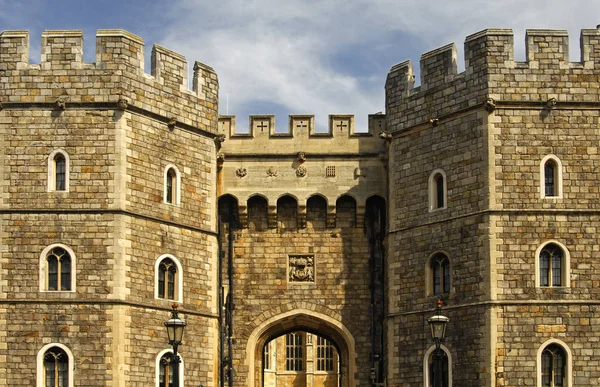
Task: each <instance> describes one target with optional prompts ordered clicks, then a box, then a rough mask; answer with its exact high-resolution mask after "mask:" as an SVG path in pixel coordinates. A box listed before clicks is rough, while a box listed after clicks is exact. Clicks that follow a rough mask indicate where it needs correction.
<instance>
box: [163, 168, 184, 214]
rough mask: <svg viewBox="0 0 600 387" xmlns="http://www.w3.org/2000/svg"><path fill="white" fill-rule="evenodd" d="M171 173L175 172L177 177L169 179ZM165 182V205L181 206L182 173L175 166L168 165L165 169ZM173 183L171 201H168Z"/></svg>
mask: <svg viewBox="0 0 600 387" xmlns="http://www.w3.org/2000/svg"><path fill="white" fill-rule="evenodd" d="M169 171H173V172H175V176H173V177H169ZM163 176H164V178H163V179H164V182H163V203H165V204H169V205H172V206H179V205H181V172H179V168H177V166H176V165H175V164H167V166H166V167H165V169H164V173H163ZM169 181H170V182H171V201H168V200H167V199H168V188H169V183H168V182H169Z"/></svg>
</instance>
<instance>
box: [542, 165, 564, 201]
mask: <svg viewBox="0 0 600 387" xmlns="http://www.w3.org/2000/svg"><path fill="white" fill-rule="evenodd" d="M549 162H551V163H554V167H555V168H554V195H546V172H545V167H546V164H547V163H549ZM562 172H563V165H562V162H561V161H560V159H559V158H558V157H557V156H556V155H553V154H549V155H546V156H545V157H544V158H543V159H542V161H541V162H540V198H541V199H545V198H548V199H562V198H563V177H562V175H563V173H562Z"/></svg>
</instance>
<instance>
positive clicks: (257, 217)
mask: <svg viewBox="0 0 600 387" xmlns="http://www.w3.org/2000/svg"><path fill="white" fill-rule="evenodd" d="M268 212H269V209H268V204H267V200H266V199H265V198H263V197H262V196H259V195H254V196H252V197H251V198H250V199H248V228H249V229H250V230H256V231H263V230H266V229H267V228H268V227H269V223H268V222H269V218H268Z"/></svg>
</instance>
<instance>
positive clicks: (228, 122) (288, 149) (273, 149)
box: [219, 113, 385, 155]
mask: <svg viewBox="0 0 600 387" xmlns="http://www.w3.org/2000/svg"><path fill="white" fill-rule="evenodd" d="M275 128H276V127H275V116H274V115H251V116H250V121H249V130H248V131H247V132H241V131H238V129H237V123H236V117H235V116H231V115H221V116H220V117H219V133H220V134H221V135H223V136H224V138H225V140H226V141H225V142H224V143H223V145H222V152H224V153H226V154H228V153H234V154H236V155H247V154H257V153H264V151H265V149H268V153H269V154H272V155H283V154H295V153H297V152H307V153H311V154H330V155H332V154H338V155H341V154H356V155H358V154H363V155H364V154H367V153H375V154H377V153H379V152H383V151H385V141H384V140H383V139H382V138H385V115H384V114H381V113H378V114H370V115H369V126H368V131H367V132H357V131H356V130H355V126H354V115H352V114H330V115H329V117H328V121H327V131H325V132H320V131H317V130H315V116H314V115H308V114H307V115H299V114H297V115H290V116H289V118H288V122H287V130H286V131H285V132H281V131H276V129H275Z"/></svg>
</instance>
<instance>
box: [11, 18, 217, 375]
mask: <svg viewBox="0 0 600 387" xmlns="http://www.w3.org/2000/svg"><path fill="white" fill-rule="evenodd" d="M28 41H29V36H28V34H27V32H26V31H5V32H3V33H2V34H0V79H1V80H2V84H3V93H2V97H1V98H2V109H1V110H0V123H1V124H2V125H1V126H0V146H1V148H2V149H1V152H0V153H1V155H2V156H0V157H2V160H1V161H2V162H1V163H0V173H1V179H0V185H1V186H2V190H1V192H2V193H1V198H2V200H1V206H2V208H3V210H4V214H3V215H2V220H1V223H0V230H1V234H0V237H1V238H2V243H1V244H2V246H4V248H3V249H2V255H1V256H0V273H1V277H0V278H1V282H0V297H1V299H0V304H1V305H2V308H1V310H2V317H1V318H0V321H2V323H1V324H2V326H4V327H5V329H3V332H5V333H4V334H3V340H2V341H3V342H4V343H5V345H3V346H0V358H4V359H5V360H6V359H8V358H12V359H13V361H15V362H16V363H18V364H19V367H18V372H17V368H15V369H7V370H3V371H2V372H0V385H4V384H6V385H34V384H35V379H36V373H37V370H36V357H37V356H38V352H39V350H40V349H41V348H42V347H43V346H44V345H46V344H49V343H59V344H62V345H65V346H66V347H67V348H68V349H69V350H70V351H71V352H72V354H73V366H74V375H75V379H74V380H75V382H74V383H75V385H76V386H83V385H86V386H88V385H89V386H100V385H102V386H106V385H111V386H127V385H137V384H140V385H150V384H153V383H154V379H155V371H156V357H157V355H158V354H159V352H160V351H161V350H164V349H167V348H169V345H168V343H167V338H166V334H165V332H164V325H163V324H164V321H165V320H167V319H168V318H169V317H170V310H171V304H173V300H165V299H158V298H156V297H155V287H156V280H155V263H156V261H157V259H158V258H159V257H160V256H161V255H163V254H171V255H172V256H173V257H175V258H176V259H177V260H178V261H179V262H180V264H181V267H182V272H183V274H182V278H183V285H182V288H183V295H182V297H181V302H180V311H181V315H182V316H183V317H184V318H185V319H186V320H187V321H188V324H189V325H188V331H187V334H186V337H185V339H184V344H183V345H182V347H181V352H182V356H183V359H184V362H185V366H186V371H185V383H186V385H188V384H189V385H198V384H203V385H204V386H207V387H208V386H215V385H216V381H215V380H217V371H218V368H217V366H218V360H217V359H218V358H217V350H218V320H217V312H218V308H217V282H218V281H217V280H218V270H217V233H216V231H217V222H216V216H215V215H216V144H215V143H214V138H215V137H216V133H217V106H216V103H217V93H218V81H217V77H216V74H215V73H214V71H213V70H212V69H211V68H210V67H208V66H206V65H203V64H201V63H199V62H197V63H196V64H195V66H194V71H193V74H194V79H193V81H192V89H193V90H192V91H190V90H188V89H187V86H188V85H187V63H186V61H185V58H183V57H182V56H181V55H179V54H177V53H174V52H172V51H169V50H167V49H165V48H162V47H159V46H155V47H154V50H153V51H154V52H153V56H152V61H153V63H152V66H151V67H152V70H153V74H152V75H147V74H144V73H143V60H144V53H143V49H144V44H143V41H142V40H141V39H140V38H138V37H136V36H134V35H131V34H129V33H128V32H125V31H120V30H100V31H98V34H97V37H96V43H97V46H96V54H97V55H96V62H95V63H83V61H82V53H83V37H82V34H81V32H80V31H46V32H44V34H43V36H42V60H41V64H38V65H36V64H29V63H28V59H29V58H28V54H29V46H28ZM55 150H62V151H63V152H65V153H66V154H67V155H68V168H67V170H68V173H67V175H68V179H69V184H68V187H67V189H66V190H56V189H54V188H53V187H51V186H50V185H49V184H48V180H49V179H53V174H52V173H49V172H48V170H49V166H50V169H51V168H52V166H51V164H52V158H51V154H52V152H53V151H55ZM49 158H50V160H49ZM169 164H172V165H174V166H176V167H177V169H178V170H179V171H180V177H181V185H180V187H179V188H180V192H181V194H180V197H181V199H180V204H177V203H174V204H168V203H165V200H164V186H165V178H164V176H165V167H166V166H167V165H169ZM55 243H60V244H64V245H66V246H68V247H69V248H71V249H72V251H73V253H74V256H75V257H76V265H73V266H72V268H73V270H74V271H75V281H76V285H75V286H74V287H73V289H72V291H45V290H44V289H43V287H42V285H41V283H42V282H43V281H45V279H44V277H45V273H44V272H43V270H40V267H41V266H43V265H42V264H41V262H43V261H45V257H42V258H40V257H41V255H42V251H43V250H44V248H46V247H47V246H49V245H52V244H55ZM8 321H11V322H10V323H8ZM21 322H23V323H21ZM24 338H26V339H25V340H24ZM24 342H26V343H27V344H26V345H25V346H24V345H23V343H24ZM197 348H204V349H203V350H201V351H198V350H197ZM206 348H208V349H206ZM16 355H18V356H19V357H16ZM16 363H15V364H16ZM2 368H4V367H2Z"/></svg>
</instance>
